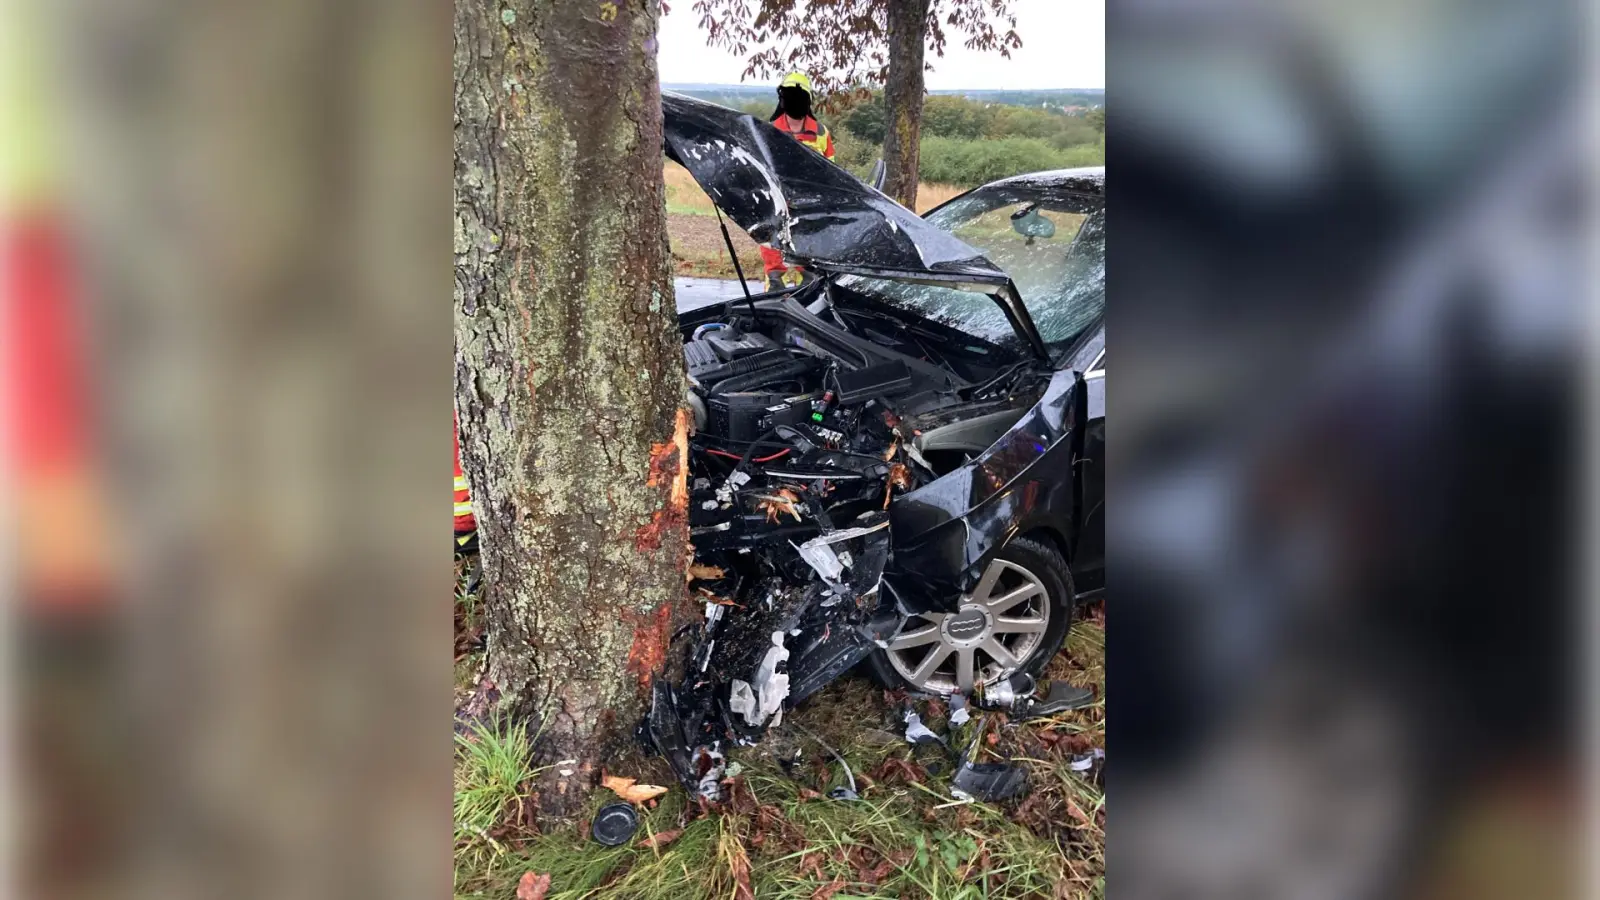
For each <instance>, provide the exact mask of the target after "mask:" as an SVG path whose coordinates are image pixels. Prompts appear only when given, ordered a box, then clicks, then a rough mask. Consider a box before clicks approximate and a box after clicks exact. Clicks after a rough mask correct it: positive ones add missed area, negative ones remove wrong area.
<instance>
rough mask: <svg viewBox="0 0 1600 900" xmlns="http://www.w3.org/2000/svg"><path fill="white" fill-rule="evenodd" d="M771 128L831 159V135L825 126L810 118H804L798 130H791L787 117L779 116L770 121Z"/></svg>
mask: <svg viewBox="0 0 1600 900" xmlns="http://www.w3.org/2000/svg"><path fill="white" fill-rule="evenodd" d="M772 126H773V127H774V128H776V129H778V130H779V131H781V132H783V133H784V134H787V135H788V136H790V137H792V138H794V139H795V140H797V141H799V142H800V143H802V144H805V145H806V146H807V147H810V148H811V149H813V150H815V151H817V152H818V153H821V154H822V155H823V156H826V157H827V158H828V159H833V134H832V133H830V132H829V131H828V129H827V127H826V126H824V125H823V124H822V123H821V122H818V121H817V120H816V119H814V118H812V117H811V116H806V117H805V119H803V120H802V121H801V122H800V127H799V128H791V127H789V117H788V116H783V115H780V116H778V117H777V118H776V119H774V120H772Z"/></svg>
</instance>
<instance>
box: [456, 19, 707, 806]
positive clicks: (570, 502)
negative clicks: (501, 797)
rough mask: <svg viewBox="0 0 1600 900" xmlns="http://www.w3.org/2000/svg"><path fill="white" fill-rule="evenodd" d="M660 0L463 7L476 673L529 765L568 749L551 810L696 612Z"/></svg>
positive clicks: (461, 117) (461, 87)
mask: <svg viewBox="0 0 1600 900" xmlns="http://www.w3.org/2000/svg"><path fill="white" fill-rule="evenodd" d="M657 9H658V4H657V2H656V0H615V2H594V3H570V2H558V0H457V2H456V4H455V26H454V30H455V64H454V65H455V91H456V95H455V115H456V122H455V184H456V198H455V323H456V325H455V327H456V366H455V378H456V408H457V411H458V413H459V416H460V423H461V432H462V443H461V451H462V463H463V467H464V468H465V470H466V472H467V476H468V481H469V483H470V486H471V489H472V494H473V500H474V507H475V512H476V514H477V517H478V525H479V529H480V532H479V533H480V537H481V543H482V562H483V571H484V581H485V585H486V589H487V595H486V597H485V605H484V609H485V623H486V633H487V641H488V647H487V655H488V667H489V678H490V680H491V681H492V682H493V683H494V685H495V686H496V688H497V689H498V690H499V691H500V692H501V708H502V709H508V708H509V709H510V710H512V711H514V712H517V713H521V714H526V715H528V716H529V717H530V727H532V728H535V729H537V730H538V731H539V734H540V737H539V741H538V744H537V749H536V755H537V756H538V757H539V759H540V760H541V761H543V762H555V761H557V760H567V759H576V760H578V761H579V762H578V764H577V765H570V766H555V767H553V768H552V769H551V770H550V772H549V774H548V775H547V776H546V778H545V780H544V783H543V784H542V785H541V790H540V794H541V797H540V802H541V808H542V812H543V813H545V814H547V815H556V816H561V815H567V814H569V813H571V812H573V811H574V810H576V809H577V805H578V804H579V803H580V802H581V798H582V796H583V795H584V794H585V793H586V792H587V790H588V787H589V786H590V785H591V784H592V782H593V780H594V777H593V776H594V772H595V769H596V767H598V766H600V765H602V764H605V763H608V762H611V761H614V760H615V758H616V757H618V756H619V755H621V754H623V753H626V752H628V749H629V748H630V747H631V736H632V729H633V727H634V726H635V724H636V723H637V722H638V718H639V716H640V714H641V713H642V711H643V709H644V703H643V700H644V697H645V695H646V693H647V692H646V691H645V687H646V686H647V684H648V681H649V679H650V677H651V675H652V674H653V673H654V672H655V671H656V670H657V669H658V667H660V665H661V664H662V663H663V661H664V660H665V658H666V652H667V644H668V639H669V636H670V634H671V631H672V628H673V627H674V626H675V624H676V623H677V622H678V621H679V620H680V618H681V617H683V616H686V615H687V614H688V605H687V602H686V598H685V589H684V567H685V564H686V555H687V554H688V552H689V544H688V530H687V525H686V518H685V505H686V503H687V490H686V485H685V482H684V472H683V470H682V466H681V462H682V460H683V458H684V456H685V455H686V449H687V448H686V444H685V442H686V433H687V424H688V418H687V414H686V412H685V411H682V410H681V409H680V406H681V402H682V399H683V394H684V388H685V377H684V372H683V355H682V353H683V351H682V347H681V344H680V341H679V339H678V335H677V331H676V327H675V319H674V313H675V305H674V302H673V295H672V281H671V273H670V270H669V269H668V265H667V235H666V218H665V217H666V206H665V197H664V188H663V186H662V179H661V160H662V156H661V147H662V137H661V100H660V92H659V87H658V82H657V74H656V63H655V47H656V17H657ZM440 427H441V428H442V427H444V418H443V417H442V416H441V417H440ZM562 772H569V773H571V774H570V775H563V774H561V773H562Z"/></svg>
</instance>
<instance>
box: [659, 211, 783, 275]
mask: <svg viewBox="0 0 1600 900" xmlns="http://www.w3.org/2000/svg"><path fill="white" fill-rule="evenodd" d="M728 236H729V237H731V238H732V239H733V246H734V249H735V250H737V251H738V252H739V264H740V265H741V266H743V267H744V274H745V277H746V278H750V279H759V278H761V253H760V251H758V250H757V249H756V242H755V241H752V240H750V236H749V235H748V234H745V233H744V230H743V229H741V228H739V226H737V225H729V226H728ZM667 243H668V245H669V246H670V247H671V250H672V269H673V271H674V272H675V273H677V274H679V275H699V276H703V277H706V278H733V277H734V271H733V263H732V262H730V261H729V260H728V247H727V245H726V244H724V243H723V241H722V230H721V229H720V228H718V227H717V220H716V219H715V218H713V217H710V216H699V215H689V214H682V213H668V214H667Z"/></svg>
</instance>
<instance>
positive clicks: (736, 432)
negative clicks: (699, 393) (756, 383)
mask: <svg viewBox="0 0 1600 900" xmlns="http://www.w3.org/2000/svg"><path fill="white" fill-rule="evenodd" d="M784 397H785V395H784V394H774V393H770V392H767V391H749V392H735V393H731V394H718V395H717V396H715V397H712V398H711V400H710V402H709V403H707V404H706V405H707V407H708V412H709V413H710V414H711V432H712V433H713V434H720V435H725V436H726V437H727V438H728V440H730V441H753V440H755V439H756V438H759V437H761V435H762V434H763V433H764V432H766V431H767V430H768V429H769V428H770V427H771V426H763V425H762V424H761V423H762V421H763V420H764V418H765V416H766V415H767V407H769V406H774V405H777V404H780V403H782V402H783V400H784Z"/></svg>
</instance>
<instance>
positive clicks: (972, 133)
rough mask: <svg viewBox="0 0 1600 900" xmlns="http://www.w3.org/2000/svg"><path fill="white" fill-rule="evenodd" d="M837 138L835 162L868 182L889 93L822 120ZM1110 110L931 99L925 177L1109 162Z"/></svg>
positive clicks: (968, 180)
mask: <svg viewBox="0 0 1600 900" xmlns="http://www.w3.org/2000/svg"><path fill="white" fill-rule="evenodd" d="M740 106H741V108H742V109H743V111H745V112H748V113H751V114H752V115H756V116H758V117H760V118H762V119H765V118H766V117H767V116H769V115H771V114H772V104H771V103H770V102H767V101H764V100H763V101H756V100H746V101H745V102H744V103H742V104H740ZM822 120H823V122H824V123H826V124H827V125H828V127H829V130H830V131H832V132H833V139H834V154H835V155H834V161H835V162H837V163H838V164H840V165H842V166H844V167H845V168H847V169H849V170H850V171H851V172H854V173H855V174H856V175H858V176H860V177H862V178H866V177H867V176H868V174H869V173H870V172H871V171H872V165H873V163H874V162H876V161H877V159H878V157H879V156H880V155H881V154H882V152H883V147H882V140H883V106H882V95H881V94H874V95H873V96H872V97H871V98H869V99H868V100H867V101H866V102H864V103H862V104H859V105H857V106H856V107H854V108H852V109H850V110H847V111H845V112H843V113H839V114H836V115H828V114H826V113H824V114H822ZM1104 121H1105V119H1104V110H1103V109H1102V110H1096V111H1095V114H1094V115H1092V116H1087V117H1085V116H1067V115H1063V114H1061V113H1060V112H1052V111H1044V110H1039V109H1028V108H1025V107H1019V106H1006V105H1001V104H981V103H974V102H972V101H970V100H967V99H965V98H962V97H952V96H933V97H929V98H928V99H927V101H926V103H925V105H924V108H923V120H922V165H921V173H920V174H921V179H922V180H923V181H925V182H930V183H936V184H953V185H957V186H960V187H977V186H978V185H980V184H984V183H986V182H990V181H994V180H995V179H996V178H1006V177H1009V176H1012V175H1021V174H1024V173H1026V172H1041V171H1045V170H1049V169H1072V168H1077V167H1079V166H1099V165H1104V164H1105V158H1106V156H1105V137H1104Z"/></svg>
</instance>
